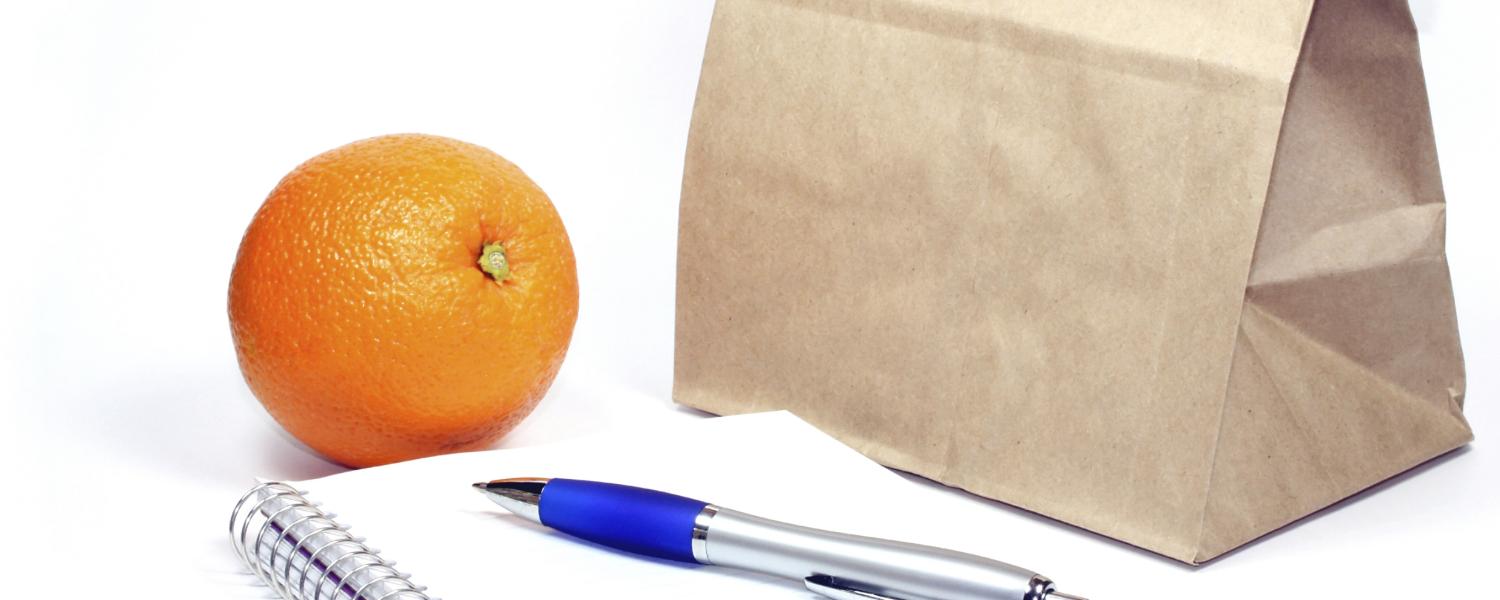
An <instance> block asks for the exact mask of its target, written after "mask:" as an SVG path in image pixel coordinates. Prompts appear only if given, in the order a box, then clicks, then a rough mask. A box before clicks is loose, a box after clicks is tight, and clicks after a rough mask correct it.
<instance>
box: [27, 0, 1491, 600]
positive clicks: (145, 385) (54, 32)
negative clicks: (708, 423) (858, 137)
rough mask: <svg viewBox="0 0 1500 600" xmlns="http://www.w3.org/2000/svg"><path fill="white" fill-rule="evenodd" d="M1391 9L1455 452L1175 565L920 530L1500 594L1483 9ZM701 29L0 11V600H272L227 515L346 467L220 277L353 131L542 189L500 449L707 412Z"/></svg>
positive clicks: (390, 7) (955, 501)
mask: <svg viewBox="0 0 1500 600" xmlns="http://www.w3.org/2000/svg"><path fill="white" fill-rule="evenodd" d="M1414 8H1415V11H1416V13H1417V18H1418V22H1419V27H1420V30H1421V33H1422V44H1423V46H1422V50H1423V53H1424V57H1425V61H1426V66H1427V76H1428V82H1429V86H1430V90H1431V95H1432V104H1433V112H1434V120H1435V122H1436V128H1437V137H1438V143H1439V150H1440V154H1441V160H1442V164H1443V172H1444V173H1443V174H1444V176H1445V180H1446V187H1447V192H1448V197H1449V202H1450V204H1449V255H1450V257H1451V261H1452V270H1453V277H1454V286H1455V288H1456V290H1457V297H1458V309H1459V316H1460V322H1461V326H1462V335H1463V342H1464V350H1465V352H1466V354H1467V357H1468V364H1469V394H1468V398H1469V400H1468V415H1469V418H1470V420H1471V422H1472V423H1473V425H1474V429H1475V430H1476V432H1477V435H1478V441H1477V442H1475V443H1474V444H1473V445H1471V446H1470V447H1469V448H1467V449H1464V450H1460V451H1458V452H1456V453H1454V454H1451V455H1449V456H1447V457H1444V458H1442V459H1439V460H1437V461H1435V462H1434V463H1433V464H1430V465H1427V466H1424V467H1421V468H1419V469H1417V470H1416V471H1415V472H1414V473H1411V474H1408V475H1407V476H1403V477H1400V478H1398V479H1397V480H1396V481H1394V482H1389V483H1387V484H1384V485H1381V486H1379V487H1378V488H1376V490H1374V491H1373V493H1365V494H1361V495H1360V496H1358V497H1356V498H1355V499H1354V500H1351V501H1348V502H1344V503H1342V504H1340V505H1338V506H1337V507H1335V508H1334V509H1332V510H1328V511H1325V512H1323V513H1320V514H1319V515H1317V516H1315V517H1313V518H1311V519H1308V520H1305V521H1303V522H1301V523H1299V524H1297V525H1295V526H1293V527H1291V528H1288V529H1286V530H1284V531H1282V532H1280V533H1277V534H1275V535H1273V536H1271V537H1269V538H1267V539H1264V540H1262V541H1260V542H1258V543H1256V544H1253V545H1251V546H1250V547H1248V548H1246V549H1244V550H1242V551H1240V552H1238V553H1236V554H1234V555H1231V556H1229V557H1228V558H1226V559H1224V560H1222V561H1219V562H1216V563H1213V564H1211V565H1209V566H1207V567H1204V568H1197V569H1194V568H1188V567H1185V566H1181V565H1178V564H1176V563H1173V562H1171V561H1169V560H1166V559H1163V558H1160V557H1157V556H1154V555H1151V554H1149V553H1145V552H1142V551H1139V550H1135V549H1132V548H1130V547H1128V546H1126V545H1123V544H1119V543H1116V542H1112V541H1109V540H1107V539H1104V538H1101V537H1098V536H1094V535H1091V534H1087V533H1083V532H1080V531H1078V530H1076V529H1073V528H1070V527H1066V526H1062V525H1058V524H1055V523H1053V522H1051V521H1048V520H1046V519H1042V518H1040V517H1035V516H1032V515H1028V514H1026V513H1023V512H1021V511H1018V510H1014V509H1011V508H1008V507H1006V506H1004V505H1001V504H998V503H993V502H989V501H984V500H980V499H977V498H974V497H972V496H967V495H964V494H961V493H957V492H953V491H949V490H946V489H944V488H941V487H940V486H931V484H929V483H925V482H921V483H918V484H917V485H927V486H931V487H932V492H931V493H932V494H933V497H934V498H935V499H934V503H935V504H934V505H935V506H936V505H941V506H946V507H953V506H967V507H969V508H968V509H967V510H972V511H974V514H975V515H976V516H975V523H976V526H975V527H974V528H973V535H975V536H986V535H993V534H994V532H995V531H1001V530H1004V531H1024V532H1027V533H1026V537H1027V539H1017V540H1016V542H1015V545H1014V553H1013V554H1011V555H1009V556H1003V557H997V558H1002V559H1006V560H1011V561H1014V562H1017V563H1021V564H1028V565H1030V566H1033V568H1037V569H1039V570H1044V571H1047V572H1048V573H1049V574H1051V575H1052V576H1053V577H1055V578H1056V579H1058V580H1059V581H1064V582H1067V585H1068V586H1069V587H1070V588H1071V589H1073V590H1076V591H1078V592H1081V593H1087V594H1089V595H1091V596H1093V597H1095V598H1096V599H1097V598H1104V599H1110V598H1113V599H1121V598H1194V597H1197V598H1265V597H1270V596H1272V595H1275V596H1278V597H1281V596H1282V595H1285V596H1286V597H1333V596H1334V595H1336V594H1338V593H1339V592H1352V593H1351V594H1350V595H1349V596H1348V597H1384V598H1396V597H1424V598H1425V597H1444V598H1450V597H1452V598H1457V597H1463V598H1470V597H1473V598H1496V597H1500V582H1497V580H1496V579H1495V576H1494V566H1493V565H1494V562H1493V558H1492V557H1493V556H1496V555H1500V553H1497V552H1496V550H1497V535H1500V456H1497V454H1496V452H1495V451H1494V449H1493V446H1492V441H1491V440H1493V439H1495V436H1496V435H1500V402H1497V397H1496V396H1497V395H1500V370H1497V369H1496V368H1495V367H1496V364H1497V360H1500V317H1497V311H1496V309H1495V307H1496V306H1497V305H1500V272H1497V269H1496V266H1495V265H1496V263H1497V259H1500V242H1497V239H1500V233H1497V232H1500V202H1497V189H1500V188H1497V185H1496V171H1497V168H1500V151H1497V145H1496V139H1497V138H1500V127H1497V117H1496V110H1497V107H1500V93H1497V80H1500V63H1497V61H1500V46H1497V42H1496V39H1497V35H1496V24H1497V20H1496V18H1495V17H1496V16H1500V13H1497V12H1496V9H1495V8H1494V4H1493V3H1489V2H1473V1H1467V0H1420V1H1417V2H1415V3H1414ZM711 10H712V6H711V2H688V1H685V0H684V1H680V2H665V1H655V2H629V3H622V2H608V1H603V0H601V1H598V2H574V1H567V2H562V1H558V2H492V3H472V4H457V3H447V2H429V3H410V4H398V3H386V2H374V3H367V2H336V3H303V2H279V1H277V2H256V3H238V4H231V3H190V2H180V3H171V2H137V3H119V2H104V1H101V2H45V3H43V2H37V3H7V4H6V5H5V6H4V7H3V8H0V86H3V87H0V173H3V176H0V203H3V212H0V309H3V310H0V464H3V467H4V471H3V473H0V475H3V482H4V483H3V484H0V485H3V486H4V493H3V495H0V503H3V504H5V505H6V506H4V507H0V508H3V510H4V513H3V514H5V515H6V517H7V518H6V519H5V523H6V524H5V526H4V527H3V528H0V559H3V560H0V564H3V565H4V567H5V569H6V575H5V576H4V578H3V580H4V584H3V585H0V588H4V589H6V590H7V592H8V593H7V595H10V596H17V597H21V596H22V594H17V593H16V591H17V590H19V591H21V592H23V593H25V592H30V595H32V596H35V597H83V596H85V595H88V596H108V597H141V598H147V597H150V598H160V597H183V598H212V597H230V596H240V597H264V595H265V591H264V590H263V589H256V588H252V587H248V586H244V585H242V584H243V583H244V582H245V581H246V580H247V579H246V577H247V576H246V575H245V574H244V572H243V571H242V570H240V569H239V568H238V566H237V565H236V564H235V563H234V561H233V559H232V557H231V553H230V550H229V546H228V543H227V539H226V538H227V536H226V535H225V534H224V526H225V521H226V518H227V512H228V509H229V507H230V504H231V503H232V502H233V500H234V499H235V498H236V497H237V496H238V494H239V493H240V492H241V491H243V490H244V489H245V488H246V487H247V485H248V484H250V482H251V477H252V476H256V475H260V476H267V477H273V478H286V479H297V478H310V477H316V476H319V475H324V474H329V473H334V472H337V471H339V470H340V469H339V467H337V466H335V465H333V464H330V463H328V462H326V461H324V460H322V459H320V458H318V457H317V456H315V455H313V454H311V453H309V452H308V451H306V450H305V449H303V448H301V447H299V446H298V445H297V444H296V443H295V442H293V441H292V440H291V439H290V438H289V437H288V436H287V435H285V434H284V433H282V432H281V430H280V429H279V428H278V427H277V426H276V424H275V423H274V422H273V421H271V420H270V419H269V418H268V417H267V416H266V414H265V412H264V411H263V410H262V409H261V408H260V406H259V404H257V403H256V401H255V399H254V398H253V397H252V396H251V395H250V393H249V391H248V390H247V389H246V387H245V385H244V383H243V382H242V380H241V379H240V375H239V371H238V368H237V366H236V364H235V359H234V353H233V350H232V348H231V344H230V338H229V328H228V322H227V318H226V315H225V294H226V283H227V281H228V277H229V269H230V265H231V263H232V261H233V258H234V253H235V249H236V247H237V245H238V243H239V238H240V234H241V233H242V232H243V230H244V228H245V226H246V224H247V223H248V222H249V219H250V216H251V215H252V214H253V212H254V211H255V209H256V208H257V206H259V204H260V202H261V200H262V199H263V198H264V195H265V193H266V192H267V191H268V190H269V189H270V187H271V186H272V185H274V184H275V182H276V181H277V180H278V179H279V178H280V177H281V176H282V175H283V174H284V173H285V172H286V171H288V170H289V169H291V168H292V167H293V166H295V165H296V164H297V163H299V162H300V161H302V160H304V159H306V158H308V157H310V156H312V155H314V154H316V153H318V152H321V151H323V150H326V149H329V148H332V147H335V146H338V145H340V144H343V143H346V142H349V141H352V140H355V139H359V138H363V137H368V136H371V135H377V134H382V133H391V132H407V131H417V132H428V133H436V134H443V135H449V136H453V137H457V138H461V139H465V140H469V141H473V142H476V143H479V144H482V145H485V146H488V147H490V148H492V149H494V150H496V151H498V152H500V153H501V154H503V155H505V156H507V157H509V158H510V159H511V160H513V161H515V162H516V163H518V164H519V165H521V166H522V167H523V168H524V169H526V171H527V172H528V173H530V174H531V176H532V177H533V178H534V179H535V180H536V181H538V182H539V183H540V184H541V185H542V187H544V188H545V189H546V190H547V191H548V193H549V194H550V195H551V196H552V198H553V199H554V201H555V202H556V203H557V204H558V207H559V209H560V211H561V212H562V215H563V217H564V219H565V221H566V223H567V225H568V228H569V231H570V232H571V234H572V238H573V240H574V244H575V249H576V252H577V255H578V264H579V277H580V279H581V281H582V289H583V292H582V306H581V314H580V317H579V320H578V326H577V330H576V333H575V337H574V340H573V347H572V350H571V351H570V353H569V355H568V359H567V362H566V364H565V365H564V366H563V369H562V372H561V374H560V375H559V377H558V379H557V382H556V384H555V385H554V386H553V388H552V391H551V393H550V394H549V396H548V397H547V399H546V400H545V401H544V403H543V404H542V405H541V407H540V408H539V409H538V410H537V411H536V413H535V414H533V415H532V416H531V417H530V418H529V419H527V420H526V421H525V422H524V423H523V424H522V425H521V427H520V428H519V429H517V430H516V431H515V432H514V433H512V434H511V435H510V436H509V437H507V438H506V439H505V440H503V441H502V442H501V443H500V446H505V447H510V446H524V445H530V444H536V443H541V442H548V441H553V440H561V439H566V438H571V437H574V436H580V435H584V434H588V433H591V432H599V431H609V430H620V429H623V428H630V427H635V426H638V425H640V424H643V423H648V422H653V421H659V420H665V419H688V418H698V417H700V416H701V415H699V414H697V413H694V412H692V411H689V410H685V409H680V408H676V407H674V406H673V405H672V403H671V401H670V391H671V381H672V375H671V369H672V366H671V365H672V311H673V281H674V274H673V273H674V271H673V268H674V265H673V263H674V248H675V233H676V219H677V196H678V190H679V185H680V177H681V170H682V156H683V149H684V147H685V143H686V136H687V128H688V119H689V113H690V110H691V107H692V102H693V94H694V89H695V86H696V83H697V77H698V68H699V62H700V60H701V58H702V53H703V45H704V40H705V38H706V35H707V30H708V21H709V15H710V12H711ZM914 518H915V517H914ZM1482 557H1491V558H1482ZM521 576H524V574H508V573H504V572H503V569H497V579H498V580H500V581H503V579H504V578H505V577H521ZM789 592H790V595H789V597H797V592H795V590H791V589H789ZM499 595H500V596H503V594H499ZM450 600H457V599H450Z"/></svg>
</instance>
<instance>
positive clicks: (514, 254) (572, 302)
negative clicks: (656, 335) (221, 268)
mask: <svg viewBox="0 0 1500 600" xmlns="http://www.w3.org/2000/svg"><path fill="white" fill-rule="evenodd" d="M577 315H578V276H577V272H576V270H575V267H574V262H573V248H572V245H571V244H570V243H569V241H568V234H567V231H566V230H564V228H563V223H562V220H561V218H560V217H559V216H558V213H557V210H556V209H555V208H554V207H553V205H552V202H551V201H550V200H549V199H548V198H547V195H546V194H544V193H543V192H542V190H541V189H540V188H538V187H537V186H536V184H535V183H532V181H531V180H530V179H529V178H527V177H526V175H525V174H524V173H522V172H521V170H520V169H519V168H517V167H516V166H515V165H513V164H511V163H510V162H509V161H507V160H505V159H504V158H502V157H500V156H499V155H497V154H495V153H494V152H491V151H489V150H487V149H485V148H481V147H479V146H475V145H473V144H468V143H465V142H460V141H457V140H452V139H448V138H443V137H437V136H430V135H414V134H407V135H390V136H383V137H377V138H372V139H367V140H362V141H358V142H354V143H352V144H349V145H347V146H343V147H341V148H337V149H334V150H331V151H328V152H325V153H323V154H320V155H318V156H316V157H314V158H312V159H311V160H309V161H307V162H305V163H303V164H302V165H301V166H298V167H297V168H296V169H295V170H293V171H292V172H291V173H290V174H288V175H287V176H286V177H285V178H283V179H282V180H281V182H280V183H279V184H277V186H276V188H275V189H274V190H272V191H271V194H270V196H269V197H268V198H266V201H265V204H264V205H262V206H261V208H260V210H259V212H257V213H256V215H255V218H254V220H253V221H252V222H251V224H250V227H249V229H248V230H247V231H246V232H245V237H244V240H243V241H242V242H241V243H240V249H239V255H238V258H237V259H236V261H235V265H234V272H233V274H232V276H231V278H230V283H229V320H230V328H231V330H232V332H233V336H234V345H235V350H236V352H237V354H238V356H239V363H240V369H241V371H242V372H243V373H244V376H245V381H246V383H248V384H249V386H250V389H251V391H252V392H253V393H254V394H255V396H256V398H258V399H259V400H260V401H261V403H262V404H263V405H264V406H265V407H266V410H268V411H269V412H270V413H271V415H272V416H273V417H275V419H276V420H277V422H279V423H280V424H281V425H282V426H283V427H285V428H286V430H287V431H288V432H290V433H291V434H292V435H293V436H295V437H296V438H297V439H299V440H301V441H302V442H303V443H305V444H307V445H308V446H310V447H311V448H313V449H314V450H317V451H318V452H320V453H322V454H324V455H326V456H327V457H329V458H331V459H333V460H335V461H337V462H339V463H342V464H345V465H349V466H354V467H364V466H371V465H379V464H385V463H390V462H395V461H400V460H406V459H411V458H418V457H422V456H429V455H433V454H440V453H445V452H453V451H460V450H471V449H478V448H483V447H485V446H487V445H489V444H491V443H493V442H494V441H495V440H497V439H498V438H499V437H500V436H502V435H504V434H505V433H506V432H508V431H510V430H511V429H513V428H514V427H515V426H516V425H517V424H518V423H519V422H520V420H521V419H522V418H524V417H525V416H526V415H527V414H529V413H530V412H531V410H532V409H533V408H534V407H535V406H536V404H537V402H538V401H539V400H540V399H541V398H542V396H543V395H544V394H545V393H546V391H547V388H548V387H549V386H550V385H551V384H552V380H553V378H554V377H555V376H556V375H557V371H558V368H559V367H560V366H561V364H562V361H563V356H564V355H565V354H566V353H567V349H568V343H569V341H570V339H571V338H572V334H573V324H574V322H575V320H576V319H577Z"/></svg>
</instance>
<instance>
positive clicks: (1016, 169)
mask: <svg viewBox="0 0 1500 600" xmlns="http://www.w3.org/2000/svg"><path fill="white" fill-rule="evenodd" d="M1416 41H1417V40H1416V33H1415V30H1414V27H1413V24H1412V20H1411V16H1410V13H1409V11H1408V8H1407V6H1406V3H1405V2H1404V1H1401V0H1321V1H1319V2H1317V3H1316V6H1314V2H1313V1H1312V0H1266V1H1261V2H1241V1H1238V0H1215V1H1200V2H1180V1H1175V0H1133V1H1127V2H1094V1H1085V0H1050V1H1048V2H1034V1H1023V0H1012V1H998V0H865V1H852V0H719V3H718V8H717V10H716V12H715V15H714V20H713V25H712V33H711V35H710V41H709V45H708V50H707V55H706V57H705V59H704V66H703V75H702V81H701V83H700V87H699V91H698V100H697V106H696V108H695V111H694V114H693V123H692V133H691V136H690V141H689V145H688V154H687V165H686V170H685V175H684V181H683V193H682V213H681V238H680V249H679V256H678V261H679V264H678V269H679V271H678V300H677V305H678V311H677V358H676V389H675V392H674V394H675V396H676V399H677V400H678V401H679V402H681V403H683V404H687V405H690V406H694V407H698V408H701V409H704V410H708V411H711V412H715V413H741V412H749V411H759V410H768V409H783V408H785V409H791V410H793V411H795V412H796V413H797V414H799V415H801V416H802V417H804V418H806V419H808V420H809V421H811V422H813V423H815V424H817V425H818V426H820V427H822V428H823V429H824V430H826V431H828V432H829V433H831V434H833V435H835V436H838V437H839V438H841V439H843V440H844V441H846V442H847V443H849V444H851V445H852V446H854V447H855V448H858V449H859V450H861V451H862V452H865V453H867V454H869V455H870V456H872V457H874V458H875V459H877V460H879V461H881V462H883V463H885V464H887V465H890V466H892V467H896V468H900V469H903V470H907V471H911V472H914V473H918V474H921V475H924V476H927V477H930V478H933V479H936V480H938V481H941V482H944V483H947V484H949V485H953V486H957V487H960V488H963V489H966V490H969V491H972V492H974V493H977V494H981V495H984V496H988V497H990V498H995V499H998V500H1002V501H1004V502H1007V503H1010V504H1013V505H1016V506H1019V507H1022V508H1025V509H1028V510H1032V511H1035V512H1038V513H1041V514H1044V515H1048V516H1051V517H1054V518H1057V519H1060V520H1062V521H1066V522H1068V523H1073V524H1075V525H1078V526H1080V527H1084V528H1087V529H1090V530H1093V531H1096V532H1099V533H1102V534H1105V535H1108V536H1111V537H1115V538H1118V539H1120V540H1124V541H1126V542H1129V543H1132V544H1136V545H1138V546H1141V547H1143V548H1147V549H1150V550H1153V551H1155V552H1159V553H1161V554H1164V555H1166V556H1170V557H1172V558H1176V559H1179V560H1182V561H1187V562H1193V563H1200V562H1203V561H1206V560H1208V559H1211V558H1213V557H1215V556H1218V555H1220V554H1222V553H1224V552H1226V551H1228V550H1230V549H1232V548H1235V547H1236V546H1239V545H1242V544H1244V543H1246V542H1248V541H1250V540H1252V539H1254V538H1256V537H1258V536H1261V535H1263V534H1265V533H1267V532H1270V531H1272V530H1275V529H1277V528H1279V527H1281V526H1283V525H1286V524H1287V523H1289V522H1291V521H1294V520H1296V519H1298V518H1300V517H1303V516H1305V515H1307V514H1309V513H1311V512H1313V511H1316V510H1318V509H1319V508H1322V507H1325V506H1328V505H1329V504H1331V503H1333V502H1336V501H1338V500H1339V499H1341V498H1345V497H1347V496H1349V495H1351V494H1353V493H1355V492H1358V491H1360V490H1361V489H1363V488H1366V487H1368V486H1370V485H1372V484H1375V483H1377V482H1379V481H1381V480H1383V479H1386V478H1389V477H1391V476H1392V475H1395V474H1397V473H1400V472H1402V471H1404V470H1407V469H1410V468H1412V467H1413V466H1415V465H1418V464H1420V463H1422V462H1424V461H1427V460H1428V459H1431V458H1433V457H1435V456H1438V455H1440V454H1443V453H1445V452H1448V451H1450V450H1452V449H1454V448H1457V447H1459V446H1462V445H1463V444H1465V443H1466V442H1467V441H1469V440H1470V439H1471V434H1470V431H1469V427H1468V425H1467V423H1466V422H1465V420H1464V418H1463V416H1462V413H1461V406H1462V400H1463V363H1462V358H1461V356H1460V353H1459V345H1458V339H1457V333H1456V325H1455V321H1454V310H1453V298H1452V293H1451V290H1450V286H1449V280H1448V268H1447V263H1446V259H1445V257H1444V253H1443V236H1444V202H1443V193H1442V189H1441V185H1440V182H1439V179H1438V165H1437V157H1436V154H1435V150H1434V146H1433V138H1432V131H1431V123H1430V119H1429V115H1428V107H1427V100H1426V95H1425V94H1426V92H1425V90H1424V83H1423V79H1422V71H1421V64H1420V61H1419V58H1418V54H1417V45H1416ZM768 443H770V441H768Z"/></svg>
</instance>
